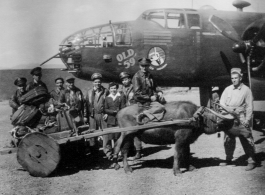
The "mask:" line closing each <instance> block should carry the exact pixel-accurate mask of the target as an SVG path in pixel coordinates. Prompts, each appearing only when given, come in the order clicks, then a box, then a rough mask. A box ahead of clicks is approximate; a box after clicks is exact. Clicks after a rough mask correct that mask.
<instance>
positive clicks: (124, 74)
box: [119, 72, 131, 80]
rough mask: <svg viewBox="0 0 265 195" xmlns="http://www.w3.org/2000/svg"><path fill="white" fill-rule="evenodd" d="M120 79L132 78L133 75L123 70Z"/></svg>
mask: <svg viewBox="0 0 265 195" xmlns="http://www.w3.org/2000/svg"><path fill="white" fill-rule="evenodd" d="M119 77H120V79H121V80H122V79H124V78H126V77H128V78H131V75H130V74H129V73H128V72H121V73H120V75H119Z"/></svg>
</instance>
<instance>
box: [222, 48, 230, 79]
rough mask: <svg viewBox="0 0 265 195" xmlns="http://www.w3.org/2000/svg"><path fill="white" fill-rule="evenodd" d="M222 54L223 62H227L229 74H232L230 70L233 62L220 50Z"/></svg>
mask: <svg viewBox="0 0 265 195" xmlns="http://www.w3.org/2000/svg"><path fill="white" fill-rule="evenodd" d="M220 55H221V58H222V60H223V63H224V64H225V67H226V70H227V72H228V74H230V71H231V69H232V65H231V63H230V62H229V60H228V58H227V57H226V55H225V54H224V52H222V51H220Z"/></svg>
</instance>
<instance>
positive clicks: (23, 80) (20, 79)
mask: <svg viewBox="0 0 265 195" xmlns="http://www.w3.org/2000/svg"><path fill="white" fill-rule="evenodd" d="M26 83H27V79H26V78H24V77H18V78H17V79H16V80H15V81H14V84H15V85H16V86H19V87H21V86H23V85H25V84H26Z"/></svg>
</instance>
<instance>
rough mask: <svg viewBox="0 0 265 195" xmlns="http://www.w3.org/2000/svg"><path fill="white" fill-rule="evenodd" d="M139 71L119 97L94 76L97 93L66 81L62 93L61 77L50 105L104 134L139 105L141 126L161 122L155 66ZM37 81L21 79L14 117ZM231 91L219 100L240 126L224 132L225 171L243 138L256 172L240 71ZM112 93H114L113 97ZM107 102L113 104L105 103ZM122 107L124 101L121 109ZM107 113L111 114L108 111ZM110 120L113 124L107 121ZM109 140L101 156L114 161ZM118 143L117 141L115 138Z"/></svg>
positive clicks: (37, 71)
mask: <svg viewBox="0 0 265 195" xmlns="http://www.w3.org/2000/svg"><path fill="white" fill-rule="evenodd" d="M138 62H139V68H140V70H139V71H138V72H137V73H136V74H135V75H134V76H133V78H131V75H130V74H129V73H127V72H121V73H120V74H119V78H120V80H121V83H122V89H121V90H120V91H119V92H117V89H118V84H116V83H110V84H109V89H106V88H104V87H103V86H102V78H103V77H102V75H101V74H100V73H94V74H93V75H92V76H91V80H92V81H93V88H92V89H89V90H88V91H87V92H86V93H85V94H84V95H83V93H82V91H81V90H80V89H79V88H77V87H76V86H75V85H74V81H75V78H74V77H71V76H69V77H67V78H66V79H65V81H66V88H64V86H63V85H64V79H63V78H61V77H58V78H56V79H55V83H56V88H55V89H54V90H52V91H51V92H50V97H51V99H50V101H49V102H50V105H49V106H51V107H56V106H57V105H60V104H63V103H64V104H67V105H68V106H69V109H70V111H71V112H70V113H71V114H72V115H73V116H74V117H79V119H80V120H79V121H77V122H81V123H89V125H90V129H105V128H106V127H107V126H108V127H112V126H116V125H117V122H116V121H117V119H116V114H117V112H118V111H119V110H120V109H122V108H123V107H124V106H129V105H131V104H139V105H144V106H145V107H147V109H146V110H144V111H143V113H140V114H139V115H138V116H136V121H137V122H138V124H140V125H141V124H143V123H142V119H143V117H148V118H149V120H151V121H159V120H161V119H162V118H163V115H164V112H165V107H164V106H163V104H164V103H166V102H165V99H164V97H163V93H162V91H158V90H157V89H156V88H157V86H156V83H155V81H154V79H153V77H152V75H151V74H150V72H149V67H150V65H151V61H150V59H147V58H141V59H139V60H138ZM31 75H32V76H33V81H32V82H30V83H29V84H28V85H26V82H27V80H26V79H25V78H18V79H16V80H15V82H14V84H15V85H16V86H17V88H18V89H17V91H16V92H15V94H14V95H13V96H12V97H11V99H10V106H11V107H12V108H13V113H14V112H15V110H16V109H18V107H19V106H20V102H19V97H21V96H22V95H23V94H25V93H26V92H27V91H28V90H30V89H33V88H34V87H36V86H43V87H45V88H46V89H47V87H46V85H45V84H44V83H43V82H42V81H41V76H42V73H41V68H40V67H37V68H34V69H33V70H32V71H31ZM231 79H232V85H231V86H228V87H227V88H226V89H225V90H224V92H223V94H222V96H221V99H220V104H221V105H222V106H223V107H225V108H226V112H227V111H228V112H230V113H232V114H233V115H235V116H236V120H235V121H236V122H235V124H234V126H233V128H232V130H227V129H223V130H224V132H225V141H224V146H225V153H226V160H225V162H224V163H221V165H229V164H233V162H232V159H233V153H234V150H235V137H239V138H240V141H241V143H242V145H243V148H244V150H245V153H246V154H247V155H248V156H249V160H248V166H247V168H246V170H252V169H254V168H255V167H256V161H255V146H254V141H253V137H252V133H251V128H250V120H251V117H252V110H253V97H252V93H251V90H250V89H249V88H248V87H247V86H246V85H244V84H243V83H242V72H241V69H239V68H233V69H232V70H231ZM110 92H111V93H110ZM106 99H109V100H106ZM122 101H124V102H123V103H122ZM106 107H107V108H106ZM108 118H109V119H108ZM109 139H110V138H109V137H108V136H104V137H103V150H104V153H105V154H106V156H107V157H109V156H110V155H111V146H110V143H109ZM115 139H117V137H116V138H115ZM89 142H90V147H91V150H92V151H93V150H97V149H98V143H97V140H96V139H90V140H89ZM134 142H135V148H136V151H137V153H136V156H135V158H140V157H141V147H142V146H141V141H140V140H139V138H138V137H135V139H134Z"/></svg>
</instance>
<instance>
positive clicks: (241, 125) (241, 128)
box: [220, 68, 256, 171]
mask: <svg viewBox="0 0 265 195" xmlns="http://www.w3.org/2000/svg"><path fill="white" fill-rule="evenodd" d="M242 75H243V74H242V73H241V69H240V68H232V69H231V80H232V85H230V86H228V87H227V88H226V89H225V90H224V92H223V94H222V96H221V99H220V104H221V105H222V106H223V107H224V108H225V109H226V110H227V111H228V112H229V113H231V114H233V115H234V116H235V121H234V125H233V127H232V128H231V129H224V132H225V136H224V147H225V153H226V160H225V162H224V163H221V164H220V165H221V166H226V165H229V164H232V163H233V162H232V159H233V154H234V151H235V146H236V140H235V138H236V137H239V139H240V142H241V144H242V146H243V148H244V151H245V153H246V154H247V155H248V157H249V158H248V165H247V167H246V169H245V170H246V171H250V170H252V169H254V168H255V167H256V161H255V145H254V140H253V137H252V133H251V128H250V120H251V117H252V112H253V96H252V92H251V90H250V89H249V88H248V87H247V86H246V85H244V84H243V83H242Z"/></svg>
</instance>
